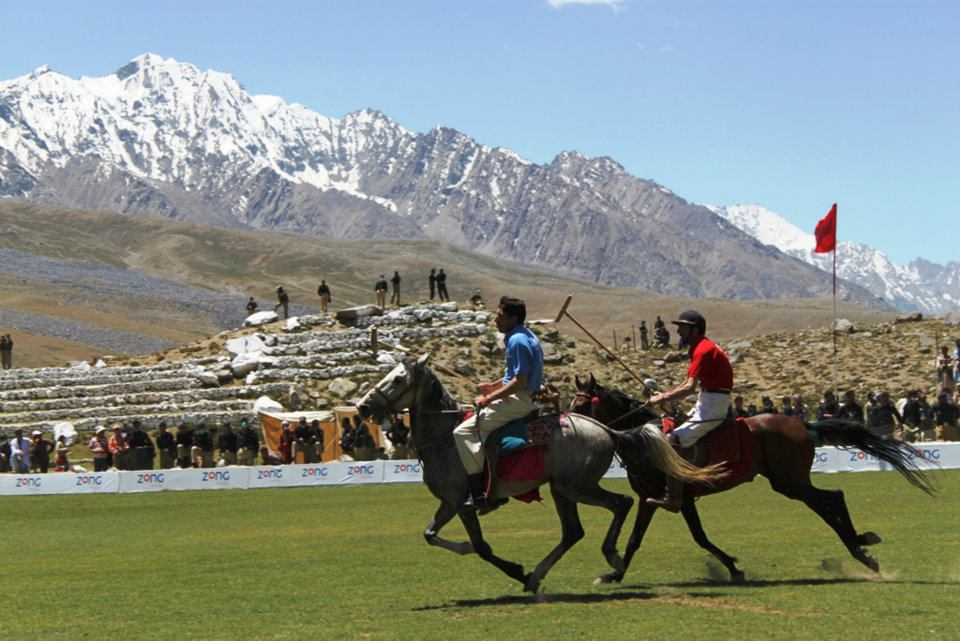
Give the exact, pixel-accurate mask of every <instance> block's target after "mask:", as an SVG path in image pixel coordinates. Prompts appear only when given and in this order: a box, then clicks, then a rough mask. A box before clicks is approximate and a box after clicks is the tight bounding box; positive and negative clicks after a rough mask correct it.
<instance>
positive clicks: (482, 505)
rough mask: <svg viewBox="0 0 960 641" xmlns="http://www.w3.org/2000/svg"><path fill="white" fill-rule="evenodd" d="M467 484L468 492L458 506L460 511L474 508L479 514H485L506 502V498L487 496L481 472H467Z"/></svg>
mask: <svg viewBox="0 0 960 641" xmlns="http://www.w3.org/2000/svg"><path fill="white" fill-rule="evenodd" d="M467 485H468V486H469V488H470V492H469V493H468V495H467V500H466V501H464V502H463V505H461V506H460V510H461V511H474V510H476V511H477V512H478V513H480V514H486V513H488V512H492V511H493V510H495V509H497V508H498V507H500V506H501V505H503V504H504V503H506V502H507V499H490V498H487V495H486V493H485V492H484V489H485V488H484V486H483V472H478V473H477V474H468V475H467Z"/></svg>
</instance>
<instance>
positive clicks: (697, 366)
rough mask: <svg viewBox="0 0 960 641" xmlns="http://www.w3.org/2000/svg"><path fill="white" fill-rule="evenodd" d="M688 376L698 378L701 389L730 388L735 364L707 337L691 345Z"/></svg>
mask: <svg viewBox="0 0 960 641" xmlns="http://www.w3.org/2000/svg"><path fill="white" fill-rule="evenodd" d="M687 376H688V377H689V378H696V379H698V380H699V381H700V389H702V390H706V391H710V390H714V389H725V390H729V389H730V388H731V387H733V366H732V365H730V359H729V358H727V355H726V354H725V353H724V352H723V350H722V349H720V348H719V347H717V344H716V343H714V342H713V341H712V340H710V339H709V338H706V337H704V338H701V339H700V341H699V342H698V343H697V344H696V345H692V346H691V347H690V367H689V368H688V369H687Z"/></svg>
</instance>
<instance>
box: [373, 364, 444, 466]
mask: <svg viewBox="0 0 960 641" xmlns="http://www.w3.org/2000/svg"><path fill="white" fill-rule="evenodd" d="M382 382H383V381H380V382H378V383H377V384H376V385H374V386H373V389H372V390H371V391H372V392H374V393H375V394H377V395H379V396H380V398H382V399H383V400H384V402H385V403H386V405H387V411H389V412H393V413H394V414H399V413H400V409H399V408H397V406H396V401H395V400H394V399H392V398H390V397H389V396H387V394H386V393H385V392H384V391H383V390H382V389H381V388H380V383H382ZM417 413H418V414H426V415H433V414H460V413H461V412H460V410H459V409H455V410H436V411H432V412H417ZM411 414H412V413H411ZM411 436H412V439H411V444H412V445H413V450H414V452H416V453H417V458H418V459H419V458H420V453H421V452H423V451H425V450H428V449H430V448H431V447H433V446H434V445H436V444H437V443H440V442H441V441H444V440H446V439H447V438H448V437H451V436H453V432H451V433H450V434H446V435H444V436H442V437H440V438H438V439H434V440H433V441H430V442H429V443H427V444H426V445H417V444H416V443H415V442H414V441H416V438H417V436H416V434H415V433H411Z"/></svg>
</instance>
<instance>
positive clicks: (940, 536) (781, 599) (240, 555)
mask: <svg viewBox="0 0 960 641" xmlns="http://www.w3.org/2000/svg"><path fill="white" fill-rule="evenodd" d="M938 477H939V481H940V486H941V493H940V495H939V496H937V497H936V498H930V497H927V496H925V495H923V494H922V493H920V492H918V491H917V490H915V489H913V488H912V487H910V486H909V485H907V483H906V482H904V481H903V480H902V479H901V478H900V477H899V476H898V475H895V474H892V473H859V474H839V475H819V476H817V477H815V480H816V482H817V484H818V485H819V486H821V487H829V488H841V489H843V490H845V491H846V495H847V501H848V505H849V506H850V510H851V514H852V516H853V519H854V523H855V524H856V525H857V527H858V529H859V530H861V531H863V530H866V529H871V530H874V531H876V532H877V533H879V534H880V535H881V536H882V537H883V538H884V542H883V543H882V544H880V545H879V546H877V547H876V548H874V549H875V551H876V553H877V555H878V556H879V558H880V563H881V568H882V574H881V575H880V576H879V577H871V576H868V573H867V571H866V570H865V568H862V566H860V565H859V564H857V563H856V562H854V561H853V560H852V559H851V558H850V557H848V556H847V554H846V551H845V550H844V549H843V548H842V546H841V545H840V543H839V541H838V540H837V538H836V537H835V536H834V534H833V532H832V531H830V530H829V529H828V528H827V527H826V525H824V524H823V523H822V522H821V521H820V520H819V519H818V518H817V517H816V516H815V515H814V514H813V513H812V512H810V511H809V510H807V509H806V508H805V507H804V506H803V505H801V504H799V503H796V502H792V501H788V500H786V499H784V498H782V497H780V496H779V495H775V494H774V493H773V492H771V491H770V489H769V486H768V484H767V482H766V481H765V480H763V479H758V480H757V481H755V482H754V483H752V484H750V485H748V486H746V487H741V488H739V489H737V490H736V491H734V492H731V493H729V494H724V495H720V496H717V497H711V498H708V499H705V500H704V501H702V502H701V503H700V508H701V514H702V516H703V521H704V526H705V528H706V529H707V532H708V533H709V534H710V535H711V538H712V539H713V540H714V542H715V543H717V544H718V545H719V546H720V547H722V548H724V549H725V550H727V551H728V552H730V553H731V554H734V555H736V556H738V557H739V558H740V563H741V567H742V568H743V569H744V570H745V571H746V573H747V578H748V583H747V584H746V585H743V586H733V585H730V584H728V583H726V582H724V581H723V580H722V579H723V578H724V576H723V574H721V573H719V572H718V571H717V566H715V565H714V564H713V563H712V562H711V561H710V560H709V558H708V556H707V555H706V554H705V553H704V552H702V551H701V550H700V549H699V548H698V547H696V545H695V544H694V543H693V542H692V540H691V539H690V538H689V536H688V535H687V533H686V530H685V528H684V525H683V521H682V519H681V518H680V517H679V516H674V515H669V514H665V513H661V514H658V515H657V517H656V518H655V519H654V522H653V525H652V526H651V528H650V531H649V532H648V535H647V539H646V541H645V542H644V546H643V548H642V549H641V551H640V553H639V554H638V557H637V558H636V559H635V562H634V564H633V566H632V568H631V571H630V573H629V574H628V575H627V577H626V579H625V581H624V583H623V584H622V585H608V586H595V585H592V581H593V579H594V577H595V576H596V575H597V574H598V573H599V572H601V571H604V570H605V569H606V565H605V563H604V562H603V558H602V556H601V554H600V551H599V546H600V540H601V537H602V534H603V532H604V531H605V529H606V526H607V523H608V513H606V512H604V511H601V510H599V509H596V508H583V509H582V510H581V514H582V516H583V517H584V522H585V527H586V530H587V536H586V537H585V538H584V540H583V541H581V542H580V543H579V544H578V545H577V546H576V547H575V548H574V549H573V550H571V551H570V552H569V553H568V554H567V556H566V557H565V558H564V559H562V560H561V561H560V563H558V564H557V566H556V567H555V568H554V570H553V572H552V573H551V574H549V575H548V576H547V578H546V580H545V582H544V593H543V594H541V595H538V596H537V597H532V596H530V595H523V594H522V593H521V590H520V586H519V585H518V584H514V583H513V582H511V581H510V580H509V579H507V578H506V577H505V576H503V575H501V574H500V573H499V572H498V571H497V570H495V569H494V568H493V567H492V566H488V565H487V564H485V563H483V562H482V561H480V560H479V559H478V558H476V557H475V556H468V557H458V556H455V555H454V554H451V553H450V552H447V551H444V550H440V549H437V548H431V547H428V546H427V545H426V544H425V543H424V542H423V539H422V537H421V534H420V533H421V531H422V529H423V527H424V526H425V525H426V523H427V521H428V520H429V518H430V517H431V516H432V514H433V510H434V509H435V507H436V502H435V500H434V499H433V498H432V497H431V496H429V494H428V493H427V491H426V489H425V488H424V487H423V486H419V485H417V486H375V487H351V488H322V489H320V488H317V489H313V488H303V489H286V490H250V491H208V492H169V493H160V494H143V495H135V494H125V495H109V496H52V497H29V498H26V497H16V498H4V499H2V500H0V506H2V507H0V540H2V541H3V543H4V546H5V549H6V553H5V554H4V555H3V557H2V558H3V574H4V581H3V584H4V588H3V590H2V592H0V611H2V612H4V623H3V629H4V633H5V634H4V637H5V638H8V639H16V640H17V641H26V640H28V639H30V640H32V639H42V640H50V639H77V638H90V639H117V640H121V639H123V640H125V639H176V640H178V641H182V640H185V639H231V640H234V639H445V640H446V639H642V638H653V639H693V638H696V639H723V640H730V639H733V640H736V639H743V638H747V639H817V640H824V639H845V640H853V639H863V638H869V637H876V638H880V639H883V640H884V641H886V640H891V639H917V640H920V639H923V640H924V641H927V640H931V639H956V638H958V636H960V627H958V625H957V623H956V622H957V620H958V614H957V607H958V605H960V554H958V546H960V528H958V523H960V518H958V517H960V501H958V499H957V496H958V493H960V471H949V472H943V473H940V474H938ZM607 486H608V487H610V488H611V489H614V490H616V491H622V492H628V491H629V488H628V487H627V485H626V482H624V481H611V482H608V483H607ZM631 519H632V514H631ZM483 522H484V523H485V526H486V533H487V537H488V540H489V541H490V542H491V544H492V545H493V546H494V549H495V550H496V551H497V552H499V553H500V554H501V555H503V556H506V557H507V558H510V559H514V560H518V561H520V562H522V563H524V565H525V566H527V567H528V568H532V566H533V565H534V564H535V563H536V562H537V561H539V560H540V558H541V557H542V556H543V555H545V554H546V552H547V551H548V550H549V549H550V548H551V547H552V546H553V545H554V544H555V543H556V542H557V540H558V539H559V527H558V524H557V520H556V515H555V513H554V510H553V507H552V504H551V502H550V500H549V498H548V497H545V502H544V504H543V505H542V506H541V505H530V506H527V505H521V504H516V503H513V504H511V505H509V506H507V507H505V508H503V509H501V510H500V511H499V512H497V513H494V514H491V515H489V516H487V517H484V521H483ZM444 533H445V534H446V535H447V536H449V537H450V538H456V539H460V538H462V536H463V529H462V527H460V526H459V525H458V524H455V523H451V524H450V525H449V526H448V527H447V529H446V530H444ZM625 542H626V534H624V536H623V537H621V549H622V547H623V544H624V543H625Z"/></svg>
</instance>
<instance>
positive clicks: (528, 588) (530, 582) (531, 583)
mask: <svg viewBox="0 0 960 641" xmlns="http://www.w3.org/2000/svg"><path fill="white" fill-rule="evenodd" d="M539 589H540V579H539V578H538V577H537V576H535V575H534V574H533V573H532V572H531V573H530V574H528V575H527V580H526V582H525V583H524V585H523V591H524V592H529V593H530V594H536V593H537V590H539Z"/></svg>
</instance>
